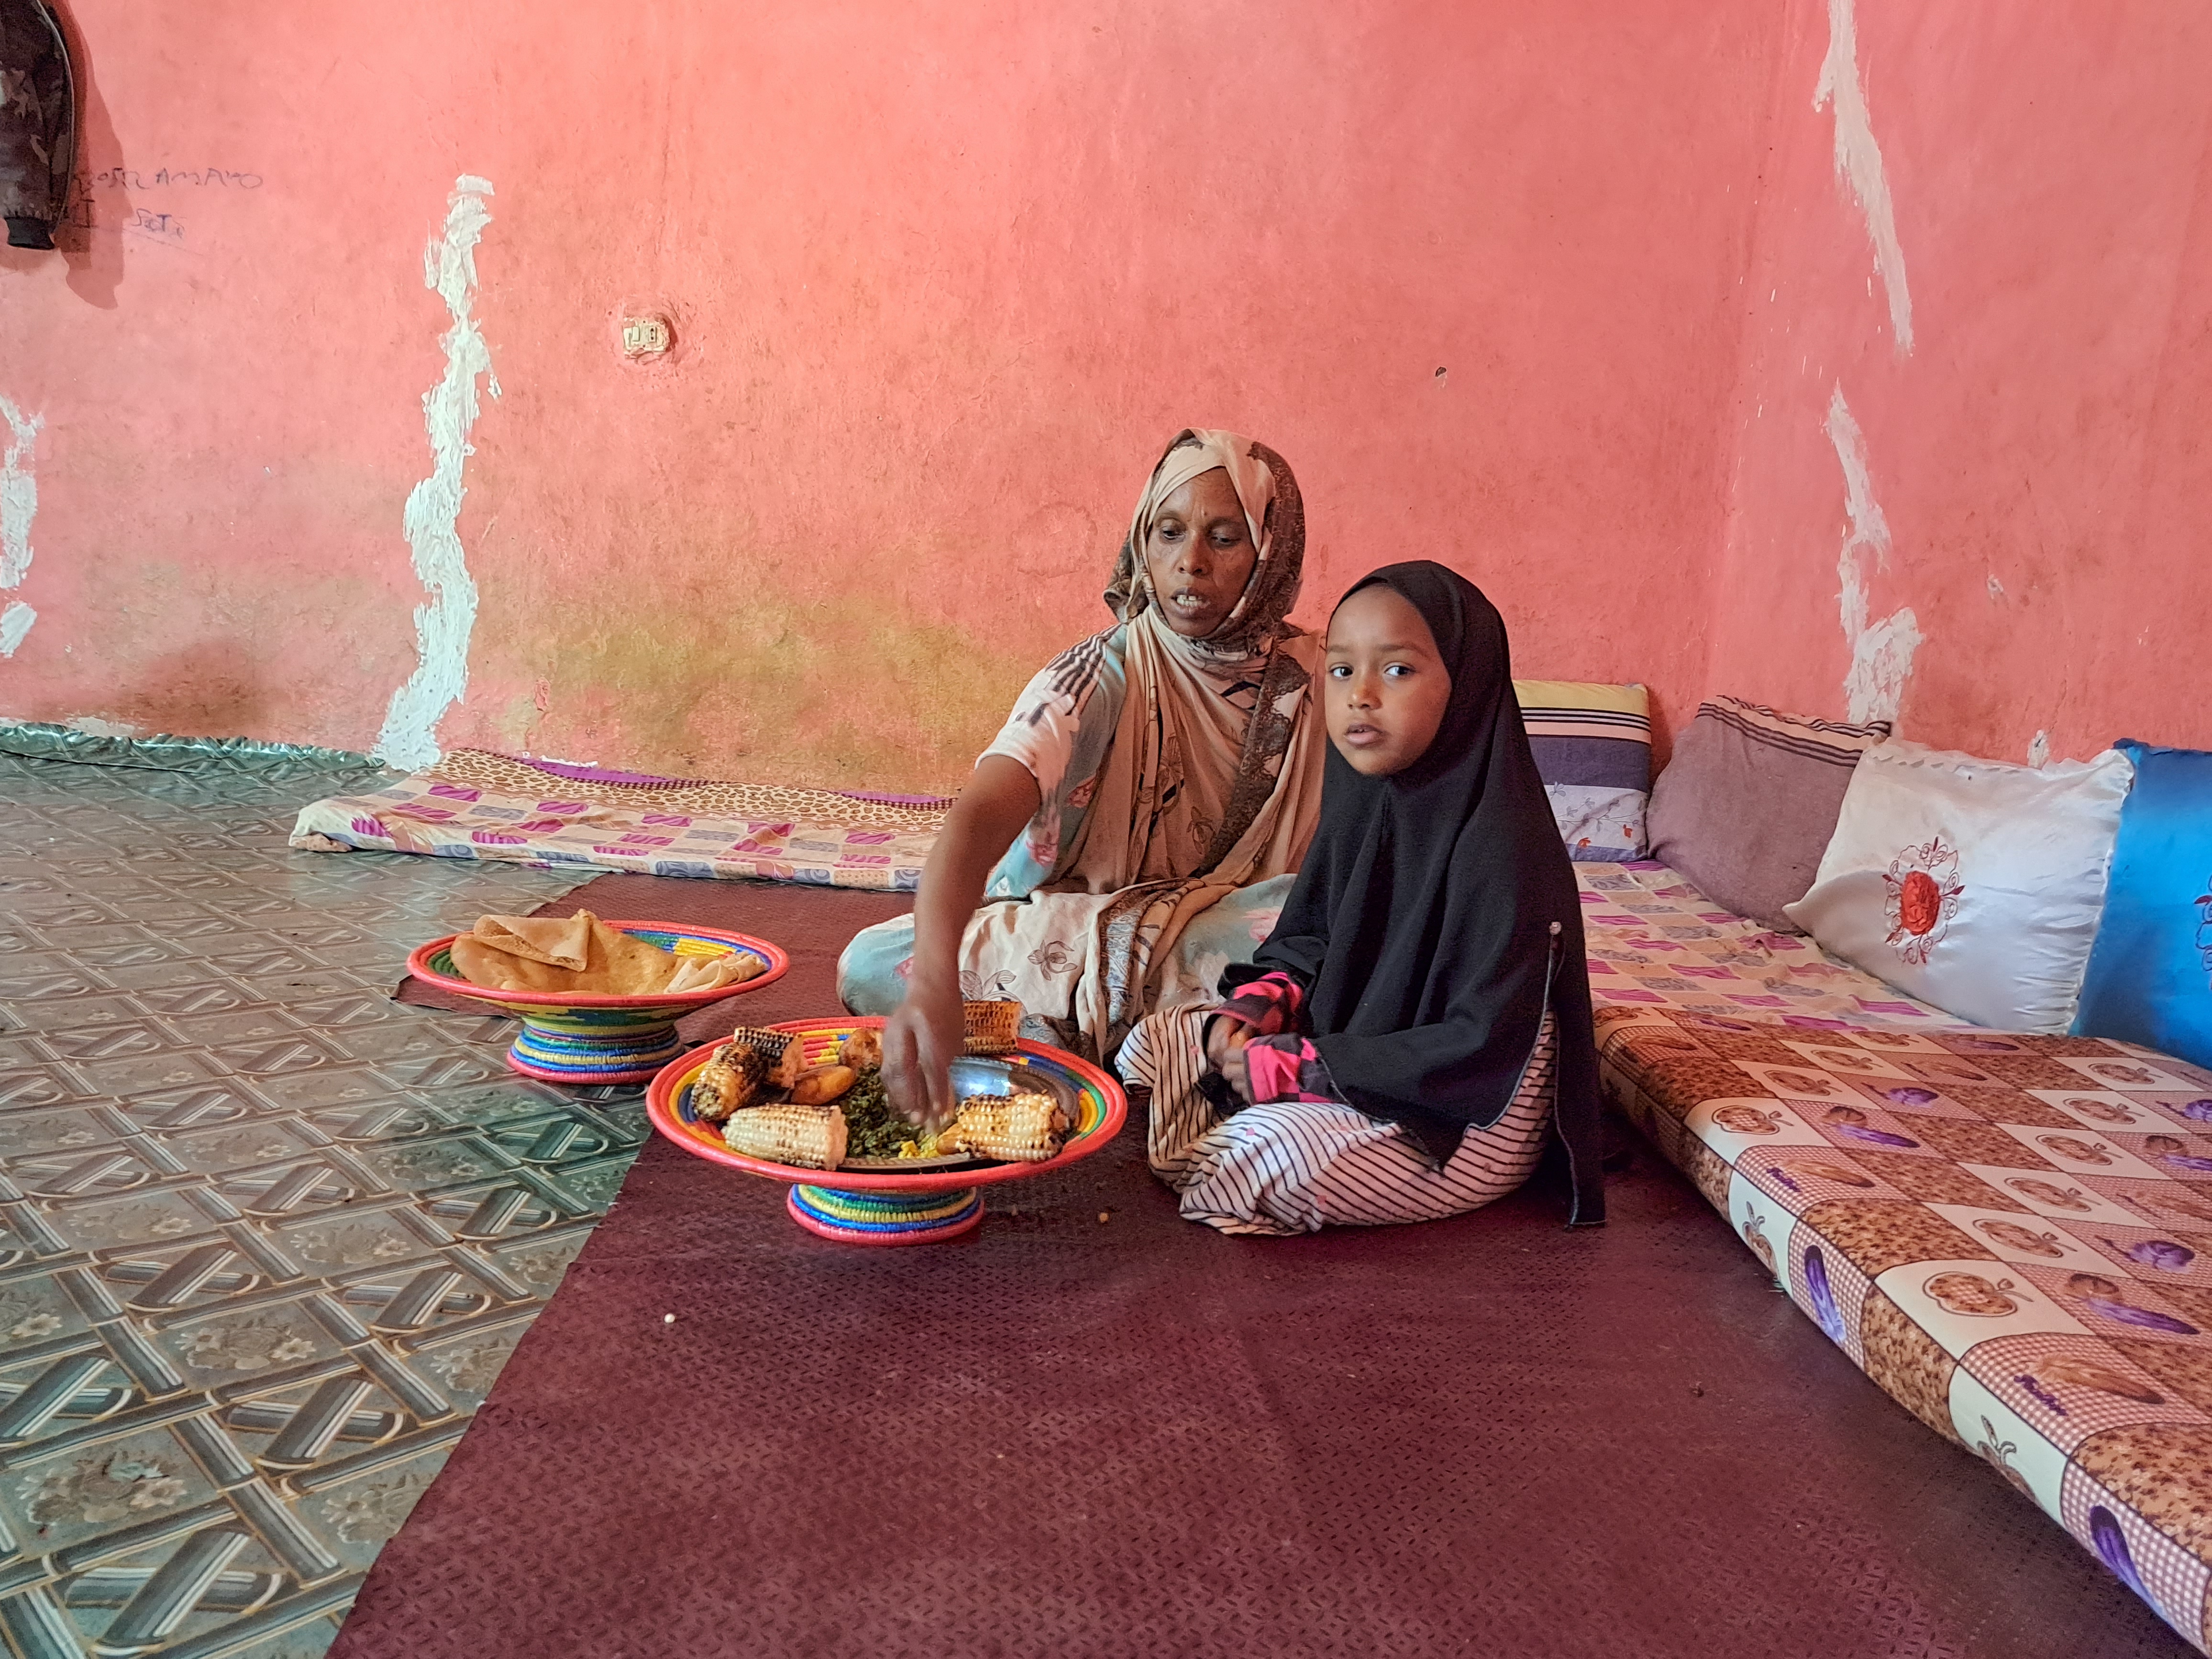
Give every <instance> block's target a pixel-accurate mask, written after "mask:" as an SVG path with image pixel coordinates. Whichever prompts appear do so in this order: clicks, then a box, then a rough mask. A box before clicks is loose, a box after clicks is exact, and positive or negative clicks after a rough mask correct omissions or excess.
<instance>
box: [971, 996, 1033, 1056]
mask: <svg viewBox="0 0 2212 1659" xmlns="http://www.w3.org/2000/svg"><path fill="white" fill-rule="evenodd" d="M960 1012H961V1014H962V1016H963V1019H964V1020H965V1022H966V1024H967V1040H966V1042H963V1044H962V1047H961V1052H962V1053H963V1054H1011V1053H1012V1052H1013V1048H1014V1043H1015V1041H1016V1039H1017V1038H1018V1037H1019V1036H1021V1032H1022V1005H1021V1004H1020V1003H1018V1002H1014V1001H1011V1000H1004V999H1000V1000H994V1001H990V1002H963V1003H962V1004H961V1005H960Z"/></svg>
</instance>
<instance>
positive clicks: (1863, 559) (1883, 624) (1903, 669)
mask: <svg viewBox="0 0 2212 1659" xmlns="http://www.w3.org/2000/svg"><path fill="white" fill-rule="evenodd" d="M1828 441H1829V442H1831V443H1832V444H1834V445H1835V447H1836V459H1837V460H1838V461H1839V462H1841V463H1842V465H1843V469H1844V513H1845V515H1846V516H1847V517H1848V518H1849V519H1850V529H1849V530H1847V531H1846V532H1844V550H1843V552H1842V554H1841V555H1840V556H1838V558H1837V560H1836V574H1837V575H1838V577H1840V578H1841V579H1842V581H1843V592H1842V594H1841V599H1842V604H1843V621H1844V643H1845V644H1847V645H1849V646H1850V649H1851V665H1850V671H1849V672H1848V673H1846V674H1845V675H1844V701H1845V702H1846V703H1848V704H1849V706H1850V713H1849V714H1847V715H1846V716H1845V718H1846V719H1848V720H1850V721H1851V722H1852V723H1853V724H1854V725H1863V724H1864V723H1865V722H1867V721H1869V720H1887V721H1889V722H1890V723H1891V724H1892V725H1893V726H1894V725H1895V723H1896V721H1897V709H1898V705H1899V702H1901V701H1902V700H1903V698H1904V696H1905V680H1906V679H1907V678H1909V677H1910V676H1911V672H1912V653H1914V652H1916V651H1917V650H1918V649H1919V648H1920V646H1921V643H1922V641H1921V635H1920V622H1919V618H1917V617H1915V616H1914V615H1913V614H1912V612H1911V610H1909V609H1907V610H1902V611H1893V612H1891V613H1890V614H1889V615H1888V616H1887V617H1883V618H1882V619H1881V621H1880V622H1871V621H1869V617H1868V613H1869V609H1870V607H1869V604H1868V601H1867V578H1868V576H1869V574H1871V572H1870V570H1869V566H1871V567H1872V568H1873V569H1875V570H1881V569H1887V568H1888V565H1889V521H1888V520H1887V519H1885V518H1883V517H1882V513H1881V502H1879V501H1875V498H1874V483H1873V480H1872V479H1871V478H1870V477H1869V476H1868V472H1867V459H1866V438H1865V435H1863V433H1861V432H1860V430H1859V423H1858V422H1857V421H1856V420H1854V419H1852V418H1851V410H1850V404H1846V403H1845V402H1844V389H1843V387H1842V386H1837V388H1836V389H1835V392H1834V394H1833V395H1832V396H1831V397H1830V398H1829V399H1828Z"/></svg>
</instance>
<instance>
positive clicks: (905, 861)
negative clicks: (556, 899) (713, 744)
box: [292, 749, 951, 891]
mask: <svg viewBox="0 0 2212 1659" xmlns="http://www.w3.org/2000/svg"><path fill="white" fill-rule="evenodd" d="M949 805H951V802H949V801H945V800H939V799H933V798H924V797H918V796H885V795H851V794H842V793H838V792H836V791H835V790H829V789H786V788H781V787H771V786H769V785H764V784H750V783H718V782H686V781H684V780H682V779H676V778H647V777H640V776H636V775H631V774H625V773H611V772H603V771H599V770H598V769H593V768H590V767H573V766H558V765H554V764H552V763H533V762H530V761H522V760H516V759H513V758H512V757H508V756H505V755H493V754H488V753H486V752H484V751H483V750H475V749H463V750H456V751H455V752H454V753H453V754H451V755H448V756H447V757H446V758H445V759H444V760H442V761H441V762H439V763H438V764H437V765H435V766H434V767H431V768H430V769H428V770H427V771H422V772H416V773H412V774H410V775H408V776H406V777H404V778H396V779H393V780H392V781H390V782H388V783H386V784H385V785H384V787H381V788H379V789H375V790H373V791H370V792H368V793H363V794H359V795H334V796H332V797H331V798H330V799H327V800H319V801H315V802H313V803H312V804H311V805H307V806H306V807H303V808H302V809H301V812H300V816H299V819H298V821H297V822H296V823H295V824H294V825H293V828H292V845H293V846H295V847H297V848H305V849H307V850H309V851H313V852H322V853H350V852H356V851H360V852H377V853H422V854H428V855H430V856H432V857H435V858H447V859H479V860H500V861H502V862H507V863H514V864H530V865H537V866H541V867H544V868H550V869H560V868H563V867H568V866H574V867H578V868H581V869H587V870H626V871H631V872H635V873H638V874H641V875H647V876H696V877H706V878H721V879H724V880H744V879H750V880H756V881H790V882H800V883H805V884H812V885H815V886H822V887H868V888H878V889H889V890H908V891H910V890H913V889H914V888H915V886H916V885H917V884H918V883H919V882H920V880H921V866H922V864H923V862H924V861H925V860H927V858H928V857H929V848H930V845H931V843H932V842H934V841H935V840H936V838H937V831H938V829H939V827H940V826H941V825H942V824H943V823H944V822H945V808H946V807H947V806H949Z"/></svg>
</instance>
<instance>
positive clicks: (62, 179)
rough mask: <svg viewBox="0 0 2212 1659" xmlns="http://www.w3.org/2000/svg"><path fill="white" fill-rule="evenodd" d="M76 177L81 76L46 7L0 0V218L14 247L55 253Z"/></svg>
mask: <svg viewBox="0 0 2212 1659" xmlns="http://www.w3.org/2000/svg"><path fill="white" fill-rule="evenodd" d="M75 171H76V76H74V75H73V74H72V73H71V72H70V58H69V42H68V40H66V39H65V38H64V36H63V34H62V26H61V21H60V19H58V18H57V17H56V16H55V15H54V12H53V8H52V7H51V6H50V5H48V4H47V3H46V0H0V216H5V217H6V219H7V221H8V246H9V247H40V248H50V247H52V246H53V245H54V227H55V226H56V225H58V224H59V223H60V222H61V219H62V214H63V212H64V210H66V209H67V208H68V206H69V191H70V175H71V174H72V173H74V172H75Z"/></svg>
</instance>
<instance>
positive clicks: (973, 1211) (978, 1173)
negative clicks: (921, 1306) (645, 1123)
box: [645, 1016, 1129, 1247]
mask: <svg viewBox="0 0 2212 1659" xmlns="http://www.w3.org/2000/svg"><path fill="white" fill-rule="evenodd" d="M883 1024H884V1022H883V1021H882V1020H880V1019H869V1018H854V1017H852V1016H847V1017H844V1018H836V1019H799V1020H790V1021H787V1022H786V1023H784V1024H780V1025H773V1026H770V1027H769V1030H775V1031H788V1032H790V1033H791V1034H792V1035H793V1036H796V1037H797V1038H798V1039H799V1042H801V1043H802V1044H803V1045H804V1047H803V1048H802V1050H801V1052H802V1054H804V1056H805V1061H806V1063H807V1064H808V1065H810V1066H811V1065H818V1064H820V1063H822V1062H823V1061H824V1060H829V1059H831V1058H833V1057H834V1056H835V1054H836V1048H837V1045H838V1044H840V1043H841V1042H843V1041H844V1040H845V1039H846V1038H847V1037H848V1036H851V1035H852V1034H853V1033H854V1031H858V1030H881V1029H882V1027H883ZM719 1046H720V1045H719V1044H717V1043H712V1042H709V1043H706V1044H703V1045H702V1046H701V1047H699V1048H694V1049H693V1050H692V1051H691V1052H690V1054H685V1055H684V1057H683V1058H682V1059H680V1060H673V1061H671V1062H670V1064H669V1065H668V1066H666V1067H665V1069H664V1070H663V1071H662V1072H661V1073H660V1075H659V1076H658V1077H656V1078H655V1079H653V1085H652V1087H650V1088H649V1089H647V1091H646V1096H645V1109H646V1115H647V1117H649V1118H650V1119H651V1120H652V1121H653V1127H654V1128H655V1129H657V1130H659V1132H660V1133H662V1134H664V1135H665V1136H666V1137H667V1138H668V1139H671V1140H672V1141H674V1142H675V1143H676V1144H677V1145H678V1146H681V1147H682V1148H683V1149H684V1151H685V1152H690V1153H691V1154H692V1155H693V1156H694V1157H696V1158H705V1159H706V1160H707V1161H708V1162H709V1163H711V1164H721V1165H722V1166H723V1167H724V1168H726V1169H731V1170H740V1171H742V1172H743V1173H744V1174H746V1175H752V1176H762V1177H763V1178H764V1179H766V1180H769V1181H781V1182H784V1183H786V1184H787V1186H789V1187H790V1188H791V1192H790V1195H789V1196H788V1198H787V1200H785V1207H786V1208H787V1209H788V1210H789V1211H790V1212H791V1215H792V1218H793V1220H795V1221H796V1222H798V1223H799V1225H800V1226H802V1227H804V1228H805V1229H806V1230H807V1231H809V1232H811V1233H816V1234H818V1235H819V1236H820V1237H823V1238H834V1239H836V1240H837V1241H838V1242H840V1243H847V1244H865V1245H873V1246H877V1247H883V1246H887V1245H902V1244H939V1243H944V1242H945V1240H947V1239H951V1238H957V1237H960V1236H961V1235H962V1234H963V1233H968V1232H972V1231H975V1228H976V1227H977V1226H979V1225H981V1222H982V1219H983V1191H982V1189H983V1188H986V1187H991V1186H996V1185H997V1184H999V1183H1000V1182H1006V1181H1019V1180H1022V1179H1024V1177H1026V1176H1034V1175H1040V1174H1042V1173H1043V1172H1044V1171H1046V1170H1058V1169H1062V1168H1065V1167H1066V1165H1068V1164H1073V1163H1074V1162H1075V1161H1076V1160H1077V1159H1079V1158H1088V1157H1090V1156H1091V1153H1093V1152H1097V1150H1098V1149H1099V1148H1100V1147H1101V1146H1104V1145H1105V1144H1106V1143H1107V1142H1108V1141H1109V1140H1111V1139H1113V1138H1114V1137H1115V1134H1117V1133H1120V1131H1121V1125H1122V1122H1123V1121H1124V1120H1125V1119H1127V1116H1128V1111H1129V1103H1128V1097H1127V1096H1126V1095H1124V1094H1123V1093H1122V1091H1121V1084H1120V1083H1119V1082H1118V1081H1116V1080H1115V1079H1114V1078H1113V1077H1111V1076H1110V1075H1109V1074H1108V1073H1105V1072H1103V1071H1101V1070H1100V1069H1099V1068H1098V1067H1097V1066H1093V1065H1091V1063H1090V1062H1088V1061H1087V1060H1078V1059H1077V1058H1076V1057H1075V1056H1074V1055H1073V1054H1069V1053H1067V1052H1066V1050H1065V1049H1061V1048H1048V1047H1046V1046H1045V1045H1044V1044H1043V1043H1041V1042H1024V1043H1021V1044H1019V1045H1018V1048H1017V1050H1016V1052H1015V1053H1014V1054H1009V1055H1006V1056H1005V1058H1006V1059H1007V1060H1018V1061H1019V1063H1021V1064H1022V1065H1024V1066H1030V1067H1032V1068H1035V1069H1037V1070H1041V1071H1043V1072H1045V1073H1048V1074H1049V1075H1051V1076H1053V1077H1055V1078H1057V1079H1060V1081H1062V1082H1064V1083H1065V1084H1066V1085H1068V1086H1069V1088H1070V1089H1071V1090H1072V1091H1073V1092H1074V1093H1075V1095H1076V1097H1077V1098H1078V1100H1079V1121H1078V1122H1077V1123H1076V1126H1075V1127H1074V1128H1073V1130H1072V1131H1071V1132H1070V1133H1069V1134H1068V1137H1067V1141H1066V1145H1064V1146H1061V1148H1060V1152H1059V1155H1058V1156H1057V1157H1054V1158H1048V1159H1046V1160H1045V1161H1043V1162H1042V1163H1036V1164H987V1163H980V1162H979V1163H971V1164H960V1165H957V1166H955V1167H952V1168H950V1169H944V1168H939V1169H930V1170H913V1171H911V1172H903V1173H902V1172H899V1171H896V1170H881V1169H867V1170H801V1169H797V1168H794V1167H793V1166H792V1165H790V1164H770V1163H769V1162H768V1161H766V1160H765V1159H763V1158H748V1157H746V1156H745V1155H744V1153H742V1152H732V1151H731V1150H730V1148H729V1147H728V1146H726V1144H724V1142H723V1139H722V1137H721V1133H720V1131H718V1130H717V1129H716V1128H715V1127H714V1125H712V1124H710V1123H706V1122H702V1121H700V1120H699V1119H698V1118H697V1117H696V1116H694V1115H692V1113H691V1109H690V1090H691V1080H692V1079H694V1078H695V1077H696V1076H697V1075H698V1073H699V1070H700V1068H701V1067H702V1066H704V1065H706V1063H707V1062H708V1060H710V1059H712V1058H713V1057H714V1050H715V1048H717V1047H719Z"/></svg>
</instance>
